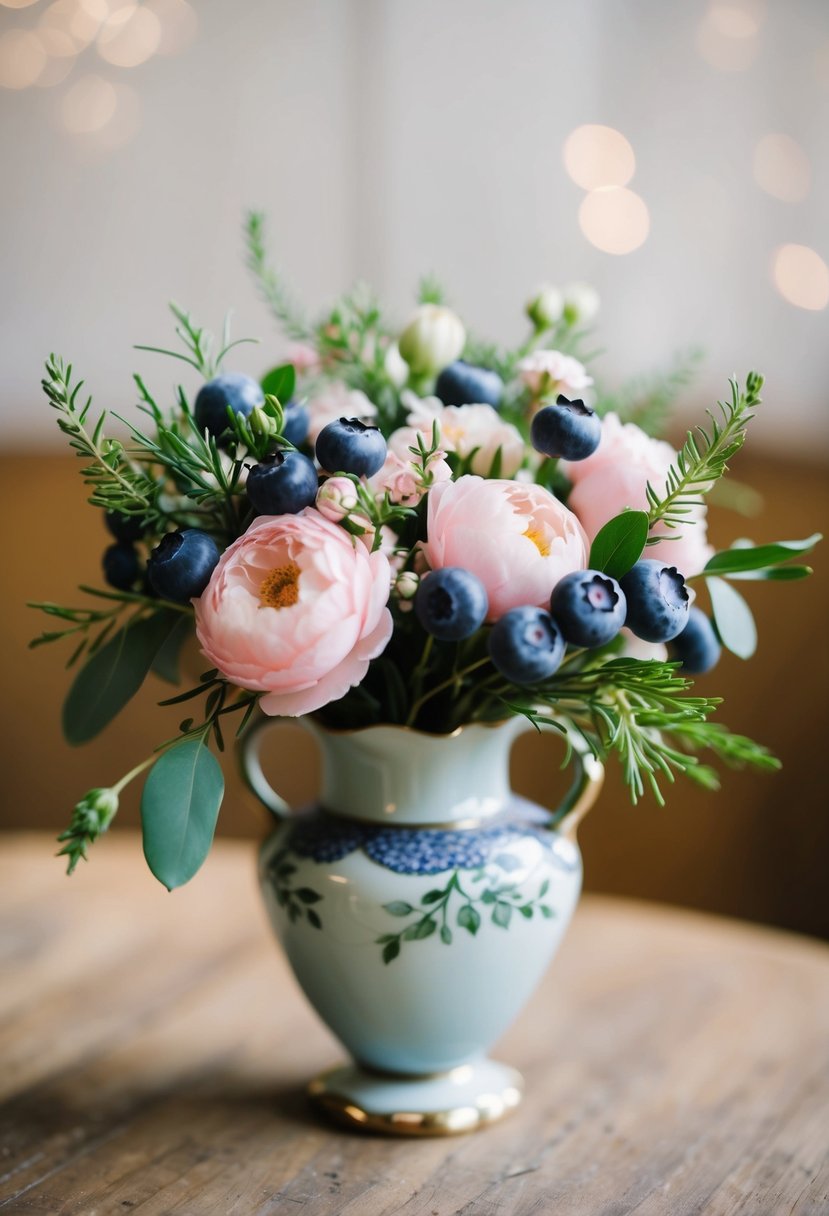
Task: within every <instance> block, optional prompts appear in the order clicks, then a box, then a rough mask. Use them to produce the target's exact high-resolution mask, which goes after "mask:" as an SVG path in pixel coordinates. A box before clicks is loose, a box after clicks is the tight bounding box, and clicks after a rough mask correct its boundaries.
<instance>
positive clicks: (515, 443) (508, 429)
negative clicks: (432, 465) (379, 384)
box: [389, 393, 526, 477]
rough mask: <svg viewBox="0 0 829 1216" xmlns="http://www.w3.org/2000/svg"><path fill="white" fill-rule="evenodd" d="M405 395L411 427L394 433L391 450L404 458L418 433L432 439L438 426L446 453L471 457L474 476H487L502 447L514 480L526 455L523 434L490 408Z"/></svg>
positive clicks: (508, 472) (506, 469)
mask: <svg viewBox="0 0 829 1216" xmlns="http://www.w3.org/2000/svg"><path fill="white" fill-rule="evenodd" d="M402 396H403V399H404V403H405V404H406V405H408V406H409V415H408V418H407V421H408V423H409V426H407V427H401V428H400V430H399V431H395V432H394V433H393V434H392V436H391V438H390V439H389V448H390V449H391V451H393V452H397V453H398V455H402V454H403V453H402V450H401V449H402V448H408V447H410V446H411V445H412V442H413V438H412V437H413V435H414V432H415V430H419V431H421V432H422V433H423V434H424V435H425V436H427V437H428V438H429V439H430V440H431V435H432V427H433V425H434V424H435V423H437V425H438V430H439V432H440V442H441V445H442V446H443V447H444V448H445V449H446V451H447V452H457V454H458V455H459V456H460V457H461V459H466V458H467V457H469V456H471V457H472V465H471V468H472V472H473V473H478V474H479V476H481V477H486V475H487V473H488V472H489V470H490V469H491V468H492V462H493V461H494V459H495V453H496V452H497V451H498V449H499V448H500V450H501V472H502V473H503V474H504V476H505V477H512V476H513V474H514V473H516V472H517V470H518V469H519V468H520V467H521V464H522V463H523V461H524V456H525V454H526V450H525V447H524V440H523V439H522V437H521V433H520V431H519V430H518V429H517V428H516V427H514V426H513V425H512V423H511V422H505V421H504V419H503V418H502V417H501V415H500V414H499V413H498V411H497V410H495V409H493V408H492V406H491V405H486V404H479V405H447V406H445V405H443V403H442V402H441V401H439V400H438V398H437V397H416V396H415V395H414V393H408V394H402ZM473 453H474V455H473Z"/></svg>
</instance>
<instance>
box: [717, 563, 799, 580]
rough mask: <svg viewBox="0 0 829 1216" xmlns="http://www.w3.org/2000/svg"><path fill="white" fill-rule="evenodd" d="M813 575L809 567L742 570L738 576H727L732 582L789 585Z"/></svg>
mask: <svg viewBox="0 0 829 1216" xmlns="http://www.w3.org/2000/svg"><path fill="white" fill-rule="evenodd" d="M810 574H814V571H813V570H812V567H811V566H769V567H768V568H767V569H766V570H743V571H741V573H740V574H727V575H726V578H730V579H731V580H732V582H738V581H741V580H743V579H745V580H746V582H757V581H762V582H770V583H789V582H792V581H793V580H794V579H798V578H808V577H809V575H810Z"/></svg>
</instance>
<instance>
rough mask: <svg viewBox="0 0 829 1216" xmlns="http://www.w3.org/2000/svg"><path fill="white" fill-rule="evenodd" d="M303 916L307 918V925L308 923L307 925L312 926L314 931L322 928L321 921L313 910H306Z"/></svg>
mask: <svg viewBox="0 0 829 1216" xmlns="http://www.w3.org/2000/svg"><path fill="white" fill-rule="evenodd" d="M305 915H306V916H307V917H308V923H309V925H313V926H314V928H315V929H321V928H322V921H321V920H320V918H319V917H318V916H317V914H316V912H315V911H314V909H313V908H308V910H307V911H306V913H305Z"/></svg>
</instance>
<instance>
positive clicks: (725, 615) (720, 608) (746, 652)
mask: <svg viewBox="0 0 829 1216" xmlns="http://www.w3.org/2000/svg"><path fill="white" fill-rule="evenodd" d="M705 583H706V586H707V587H708V594H709V596H710V597H711V612H712V615H713V617H714V625H715V626H716V629H717V633H718V634H719V637H720V641H721V642H722V644H723V646H725V647H726V648H727V649H728V650H730V651H731V652H732V654H736V655H737V657H738V658H740V659H750V658H751V656H752V655H753V654H754V652H755V650H756V649H757V626H756V625H755V624H754V617H753V616H752V615H751V609H750V608H749V606H748V604H747V603H746V602H745V600H744V599H743V597H742V596H741V595H740V593H739V591H738V590H737V589H736V587H732V586H731V584H730V583H727V582H726V581H725V579H722V578H707V579H706V580H705Z"/></svg>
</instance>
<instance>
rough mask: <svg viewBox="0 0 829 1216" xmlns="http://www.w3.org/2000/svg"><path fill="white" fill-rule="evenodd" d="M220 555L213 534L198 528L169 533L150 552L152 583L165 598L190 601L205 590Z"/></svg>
mask: <svg viewBox="0 0 829 1216" xmlns="http://www.w3.org/2000/svg"><path fill="white" fill-rule="evenodd" d="M219 557H220V553H219V550H218V547H217V545H216V542H215V541H214V539H213V537H212V536H208V534H207V533H206V532H201V531H200V530H199V529H198V528H184V529H183V530H182V531H180V532H168V533H167V535H166V536H165V537H163V538H162V540H161V542H160V543H159V544H158V545H156V547H155V548H154V549H153V551H152V553H151V554H150V560H149V562H148V563H147V574H148V575H149V579H150V584H151V586H152V587H153V588H154V589H155V590H156V591H157V592H158V594H159V595H160V596H161V598H162V599H165V600H173V602H174V603H176V604H186V603H187V602H188V600H191V599H193V597H194V596H198V595H201V593H202V592H203V591H204V589H205V587H206V586H207V584H208V583H209V582H210V576H211V574H212V573H213V571H214V570H215V568H216V566H217V564H218V561H219Z"/></svg>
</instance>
